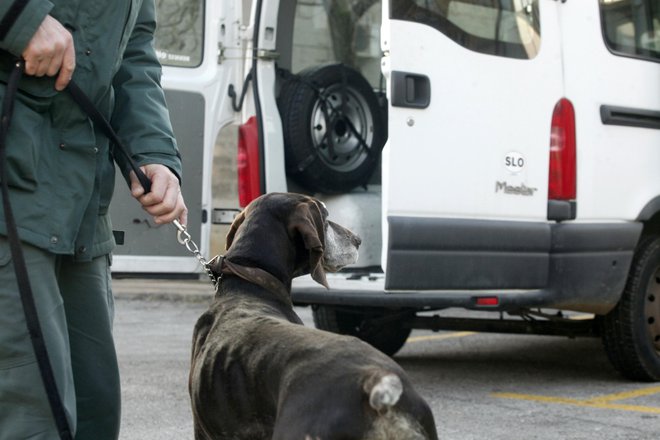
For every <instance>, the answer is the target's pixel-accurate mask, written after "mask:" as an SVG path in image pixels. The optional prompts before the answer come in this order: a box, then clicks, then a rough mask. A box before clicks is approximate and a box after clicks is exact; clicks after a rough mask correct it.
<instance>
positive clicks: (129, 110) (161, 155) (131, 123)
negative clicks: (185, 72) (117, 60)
mask: <svg viewBox="0 0 660 440" xmlns="http://www.w3.org/2000/svg"><path fill="white" fill-rule="evenodd" d="M155 29H156V21H155V6H154V1H153V0H144V1H143V2H142V5H141V8H140V11H139V13H138V17H137V22H136V25H135V28H134V29H133V32H132V34H131V36H130V39H129V41H128V44H127V46H126V50H125V51H124V55H123V59H122V62H121V65H120V67H119V70H118V72H117V74H116V75H115V77H114V80H113V87H114V90H115V107H114V110H113V114H112V126H113V128H114V129H115V130H116V131H117V134H118V135H119V137H120V138H121V139H122V140H124V142H125V143H126V145H127V146H128V148H129V150H130V151H131V154H132V156H133V159H134V160H135V161H136V162H137V164H138V165H140V166H141V165H146V164H154V163H158V164H162V165H165V166H167V167H169V168H170V169H171V170H172V171H173V172H174V173H175V174H176V175H177V177H178V178H179V180H181V156H180V155H179V151H178V149H177V145H176V140H175V139H174V133H173V130H172V125H171V123H170V118H169V112H168V110H167V105H166V103H165V94H164V92H163V89H162V87H161V84H160V79H161V66H160V63H159V61H158V58H157V56H156V52H155V50H154V47H153V36H154V31H155ZM115 159H116V160H117V162H118V164H119V167H120V169H121V170H122V173H123V174H124V177H125V178H127V169H128V168H127V166H126V164H125V163H122V158H121V157H120V155H116V157H115Z"/></svg>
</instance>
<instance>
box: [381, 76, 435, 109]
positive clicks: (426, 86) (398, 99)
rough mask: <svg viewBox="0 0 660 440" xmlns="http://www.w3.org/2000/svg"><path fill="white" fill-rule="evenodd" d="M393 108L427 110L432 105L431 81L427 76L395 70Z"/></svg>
mask: <svg viewBox="0 0 660 440" xmlns="http://www.w3.org/2000/svg"><path fill="white" fill-rule="evenodd" d="M390 78H391V79H392V90H391V95H390V96H391V97H392V106H393V107H409V108H426V107H428V106H429V104H430V103H431V81H430V80H429V77H428V76H426V75H422V74H419V73H410V72H400V71H397V70H393V71H392V73H391V74H390Z"/></svg>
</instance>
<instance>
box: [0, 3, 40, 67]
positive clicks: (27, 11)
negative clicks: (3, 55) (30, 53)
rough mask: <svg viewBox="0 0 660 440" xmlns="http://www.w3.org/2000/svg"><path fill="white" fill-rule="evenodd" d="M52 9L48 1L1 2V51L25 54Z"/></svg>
mask: <svg viewBox="0 0 660 440" xmlns="http://www.w3.org/2000/svg"><path fill="white" fill-rule="evenodd" d="M51 9H53V4H52V3H51V2H49V1H48V0H2V1H0V49H3V50H5V51H7V52H10V53H12V54H14V55H17V56H18V55H20V54H21V53H23V50H25V47H26V46H27V44H28V43H29V42H30V40H31V39H32V36H33V35H34V33H35V32H36V31H37V28H38V27H39V25H40V24H41V22H42V21H44V18H46V15H48V13H49V12H50V11H51Z"/></svg>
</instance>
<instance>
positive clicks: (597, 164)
mask: <svg viewBox="0 0 660 440" xmlns="http://www.w3.org/2000/svg"><path fill="white" fill-rule="evenodd" d="M598 7H599V6H598V2H597V1H570V2H567V3H566V4H563V5H561V8H560V9H559V10H560V13H561V16H560V21H559V22H560V25H561V31H562V34H563V39H564V40H565V41H566V42H570V43H567V44H564V45H563V58H564V78H565V79H564V83H565V92H566V97H568V98H569V99H570V100H571V101H572V102H573V105H574V107H575V118H576V121H577V129H576V130H577V149H578V157H577V166H578V172H577V178H578V182H577V200H578V211H577V213H578V220H579V221H586V222H592V221H611V220H621V221H632V220H635V219H636V218H637V217H638V215H639V214H640V212H641V211H642V209H643V208H644V206H645V205H646V204H647V203H648V202H649V200H651V199H653V198H654V197H655V196H657V195H658V194H660V174H659V173H658V164H660V130H657V129H650V128H639V127H625V126H620V125H603V122H602V120H601V115H600V108H601V106H603V105H609V106H616V107H623V108H631V109H644V110H652V111H656V112H657V111H660V66H659V64H658V63H657V62H653V61H645V60H640V59H636V58H631V57H627V56H621V55H616V54H613V53H612V52H611V51H610V50H609V49H608V48H607V46H606V45H605V43H604V40H603V32H602V30H601V26H595V25H594V26H585V23H584V17H593V18H595V19H597V18H598V17H599V11H598Z"/></svg>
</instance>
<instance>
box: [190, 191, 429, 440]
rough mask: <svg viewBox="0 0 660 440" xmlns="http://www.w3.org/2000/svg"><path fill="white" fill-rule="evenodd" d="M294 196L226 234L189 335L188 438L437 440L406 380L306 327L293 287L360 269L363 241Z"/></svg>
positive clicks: (260, 208)
mask: <svg viewBox="0 0 660 440" xmlns="http://www.w3.org/2000/svg"><path fill="white" fill-rule="evenodd" d="M327 215H328V213H327V210H326V209H325V206H324V205H323V204H322V203H321V202H319V201H317V200H316V199H313V198H311V197H306V196H302V195H298V194H268V195H265V196H262V197H260V198H259V199H257V200H255V201H254V202H252V203H251V204H250V205H249V206H248V207H247V208H246V209H245V210H244V211H243V212H242V213H241V214H240V215H239V216H238V217H237V218H236V220H235V221H234V223H233V224H232V227H231V230H230V231H229V233H228V235H227V249H228V252H227V254H226V256H225V257H224V258H222V259H218V260H214V261H213V263H212V270H213V271H214V273H215V274H216V275H217V276H221V279H220V282H219V285H218V289H217V292H216V297H215V300H214V302H213V304H212V305H211V306H210V308H209V310H208V311H207V312H206V313H204V314H203V315H202V316H201V317H200V318H199V320H198V322H197V325H196V326H195V331H194V335H193V349H192V362H191V368H190V381H189V387H190V396H191V401H192V410H193V416H194V425H195V438H196V439H198V440H199V439H227V440H229V439H231V440H262V439H264V440H265V439H273V440H351V439H354V440H413V439H415V440H417V439H419V440H423V439H437V434H436V429H435V424H434V421H433V415H432V414H431V411H430V409H429V407H428V405H427V404H426V402H425V401H424V400H423V399H422V398H421V397H420V396H419V395H418V394H417V393H416V392H415V390H414V389H413V387H412V385H411V383H410V380H409V379H408V377H407V376H406V374H405V373H404V371H403V370H402V369H401V368H400V367H399V366H398V365H397V364H396V363H395V362H394V361H393V360H391V359H390V358H389V357H387V356H385V355H384V354H382V353H380V352H379V351H377V350H376V349H374V348H372V347H371V346H369V345H368V344H366V343H364V342H362V341H360V340H359V339H356V338H353V337H348V336H340V335H336V334H333V333H329V332H324V331H321V330H316V329H313V328H309V327H304V326H303V325H302V321H301V320H300V318H299V317H298V315H296V313H295V312H294V310H293V306H292V303H291V297H290V290H291V280H292V279H293V278H294V277H296V276H298V275H303V274H307V273H311V275H312V277H313V278H314V279H315V280H316V281H317V282H319V283H321V284H323V285H325V286H326V287H327V281H326V278H325V271H336V270H339V269H340V268H341V267H343V266H345V265H347V264H350V263H353V262H355V261H356V259H357V248H358V246H359V245H360V239H359V238H358V237H357V236H355V235H354V234H353V233H351V232H350V231H348V230H347V229H345V228H343V227H341V226H339V225H337V224H335V223H332V222H330V221H328V220H327Z"/></svg>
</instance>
